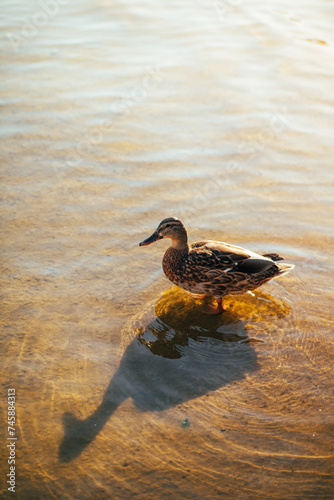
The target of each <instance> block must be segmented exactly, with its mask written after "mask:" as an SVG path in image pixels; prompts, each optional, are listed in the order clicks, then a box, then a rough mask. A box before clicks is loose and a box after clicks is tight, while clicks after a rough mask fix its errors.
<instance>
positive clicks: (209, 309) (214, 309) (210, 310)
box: [202, 299, 225, 314]
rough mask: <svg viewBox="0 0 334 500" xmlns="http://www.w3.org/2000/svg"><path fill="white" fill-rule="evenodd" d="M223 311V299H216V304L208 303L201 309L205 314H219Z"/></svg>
mask: <svg viewBox="0 0 334 500" xmlns="http://www.w3.org/2000/svg"><path fill="white" fill-rule="evenodd" d="M224 311H225V309H224V308H223V299H217V305H216V306H211V305H208V306H206V308H205V309H202V312H204V313H205V314H220V313H222V312H224Z"/></svg>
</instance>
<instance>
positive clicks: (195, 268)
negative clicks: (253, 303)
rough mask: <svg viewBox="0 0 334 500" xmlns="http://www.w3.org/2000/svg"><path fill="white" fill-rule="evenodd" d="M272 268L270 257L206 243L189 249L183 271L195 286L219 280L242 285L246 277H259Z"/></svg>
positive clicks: (211, 242) (203, 242) (194, 245)
mask: <svg viewBox="0 0 334 500" xmlns="http://www.w3.org/2000/svg"><path fill="white" fill-rule="evenodd" d="M273 265H275V264H274V262H273V261H272V260H271V259H270V258H269V257H266V256H262V255H258V254H256V253H254V252H251V251H249V250H245V249H244V248H241V247H238V246H235V245H230V244H228V243H223V242H220V241H211V240H206V241H199V242H196V243H193V244H192V245H190V251H189V254H188V259H187V265H186V269H185V271H186V274H188V273H189V274H191V275H192V278H193V279H195V280H196V281H198V282H208V281H211V282H212V280H214V281H217V280H219V282H220V283H221V284H223V283H229V282H230V281H231V279H236V278H238V281H239V280H242V281H243V280H244V279H245V274H246V275H247V274H254V273H260V272H262V271H265V270H267V269H269V268H270V267H272V266H273ZM236 273H240V275H239V276H237V275H236Z"/></svg>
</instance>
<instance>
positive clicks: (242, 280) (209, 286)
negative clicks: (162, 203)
mask: <svg viewBox="0 0 334 500" xmlns="http://www.w3.org/2000/svg"><path fill="white" fill-rule="evenodd" d="M162 238H171V240H172V244H171V246H170V247H169V248H168V249H167V250H166V252H165V255H164V257H163V260H162V267H163V271H164V273H165V275H166V276H167V278H168V279H169V280H170V281H171V282H172V283H174V284H175V285H177V286H178V287H180V288H183V289H184V290H186V291H187V292H188V293H190V294H191V295H193V296H194V297H196V298H203V297H205V296H213V297H214V298H215V299H216V302H217V304H216V305H215V306H208V307H207V308H206V309H205V310H204V311H203V312H206V313H209V314H218V313H221V312H223V311H224V308H223V304H222V300H223V297H224V295H230V294H242V293H244V292H247V291H250V290H254V289H255V288H258V287H259V286H261V285H263V284H264V283H266V282H267V281H269V280H271V279H272V278H277V277H279V276H283V275H284V274H287V273H288V272H290V271H291V270H292V269H293V268H294V267H295V266H294V265H293V264H281V263H280V264H276V262H277V261H280V260H284V259H283V257H280V256H279V255H277V254H275V253H269V254H264V255H259V254H257V253H255V252H252V251H250V250H246V249H244V248H241V247H238V246H235V245H230V244H229V243H223V242H220V241H212V240H203V241H196V242H195V243H191V244H190V245H189V244H188V235H187V230H186V228H185V227H184V225H183V224H182V222H181V221H180V220H179V219H177V218H176V217H168V218H167V219H164V220H163V221H162V222H160V224H159V226H158V227H157V229H156V230H155V231H154V233H153V234H152V235H151V236H150V237H149V238H147V239H146V240H144V241H142V242H141V243H139V246H144V245H150V244H151V243H153V242H154V241H157V240H160V239H162Z"/></svg>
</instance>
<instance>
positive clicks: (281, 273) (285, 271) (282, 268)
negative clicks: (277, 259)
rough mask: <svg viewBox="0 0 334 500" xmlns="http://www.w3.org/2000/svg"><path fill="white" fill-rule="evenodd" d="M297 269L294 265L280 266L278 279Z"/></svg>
mask: <svg viewBox="0 0 334 500" xmlns="http://www.w3.org/2000/svg"><path fill="white" fill-rule="evenodd" d="M294 268H295V265H294V264H278V269H279V271H278V273H277V275H276V278H278V277H280V276H284V275H285V274H288V273H289V272H290V271H292V269H294Z"/></svg>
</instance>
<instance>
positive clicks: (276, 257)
mask: <svg viewBox="0 0 334 500" xmlns="http://www.w3.org/2000/svg"><path fill="white" fill-rule="evenodd" d="M263 257H267V259H271V260H273V261H275V262H276V261H277V260H284V259H283V257H281V256H280V255H278V253H265V254H263Z"/></svg>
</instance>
